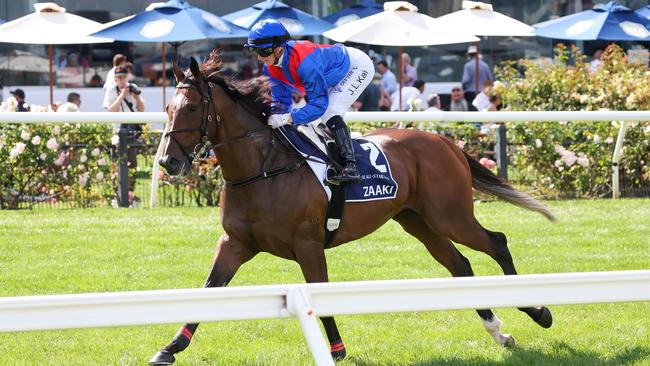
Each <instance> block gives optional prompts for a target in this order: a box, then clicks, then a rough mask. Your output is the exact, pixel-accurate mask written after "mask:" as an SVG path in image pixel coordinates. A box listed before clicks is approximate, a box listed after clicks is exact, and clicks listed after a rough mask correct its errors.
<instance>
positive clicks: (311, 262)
mask: <svg viewBox="0 0 650 366" xmlns="http://www.w3.org/2000/svg"><path fill="white" fill-rule="evenodd" d="M297 247H298V248H297V249H296V261H297V262H298V264H299V265H300V269H301V270H302V274H303V275H304V276H305V280H306V281H307V283H314V282H328V278H327V262H326V260H325V250H324V249H323V244H322V243H314V245H304V246H297ZM320 320H321V322H322V323H323V327H325V333H327V339H328V340H329V342H330V352H331V353H332V358H334V360H336V361H340V360H342V359H344V358H345V354H346V352H345V345H344V344H343V341H342V340H341V335H340V334H339V330H338V328H337V327H336V322H335V321H334V317H331V316H327V317H321V318H320Z"/></svg>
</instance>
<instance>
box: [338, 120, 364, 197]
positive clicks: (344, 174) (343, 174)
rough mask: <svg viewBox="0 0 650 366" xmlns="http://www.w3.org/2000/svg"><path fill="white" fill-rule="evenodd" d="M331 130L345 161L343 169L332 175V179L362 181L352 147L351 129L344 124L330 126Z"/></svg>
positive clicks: (341, 181)
mask: <svg viewBox="0 0 650 366" xmlns="http://www.w3.org/2000/svg"><path fill="white" fill-rule="evenodd" d="M330 131H332V135H333V136H334V141H335V142H336V145H337V146H338V147H339V151H340V153H341V160H342V161H343V169H341V171H340V172H338V174H337V175H336V176H334V177H332V178H331V179H330V181H333V182H338V183H353V184H359V183H361V176H360V175H359V170H357V162H356V160H354V148H353V147H352V138H351V137H350V130H348V128H347V126H345V124H343V125H342V126H341V125H338V126H335V127H334V128H332V127H330Z"/></svg>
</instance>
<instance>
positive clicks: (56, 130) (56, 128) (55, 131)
mask: <svg viewBox="0 0 650 366" xmlns="http://www.w3.org/2000/svg"><path fill="white" fill-rule="evenodd" d="M52 132H53V133H54V134H55V135H57V136H58V135H60V134H61V127H59V126H54V129H53V130H52Z"/></svg>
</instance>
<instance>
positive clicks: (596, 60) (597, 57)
mask: <svg viewBox="0 0 650 366" xmlns="http://www.w3.org/2000/svg"><path fill="white" fill-rule="evenodd" d="M602 57H603V50H596V52H594V57H593V59H592V60H591V62H590V63H589V71H591V72H595V71H596V70H598V68H599V67H600V64H602V63H603V62H602V61H601V59H602Z"/></svg>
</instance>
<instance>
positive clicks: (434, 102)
mask: <svg viewBox="0 0 650 366" xmlns="http://www.w3.org/2000/svg"><path fill="white" fill-rule="evenodd" d="M427 103H428V104H429V108H427V109H426V110H425V112H440V111H441V110H442V107H441V104H440V96H439V95H438V93H431V94H429V96H428V97H427Z"/></svg>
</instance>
